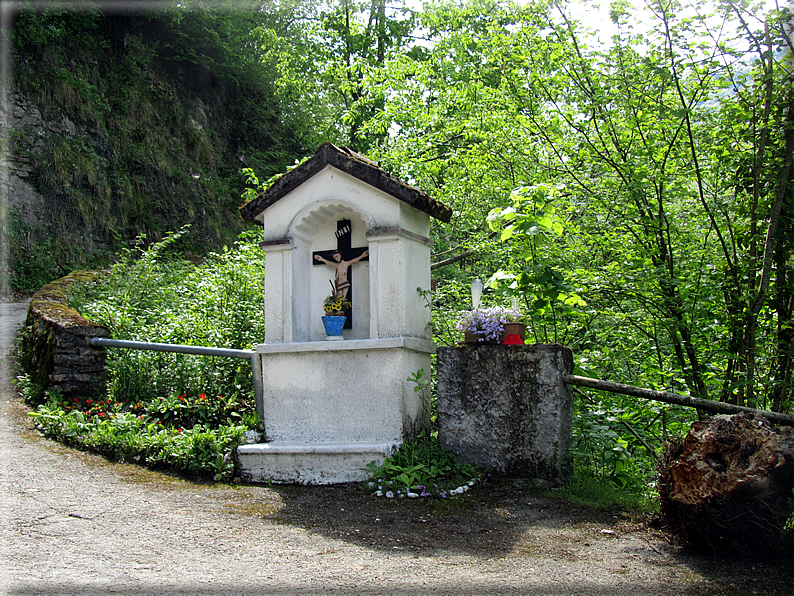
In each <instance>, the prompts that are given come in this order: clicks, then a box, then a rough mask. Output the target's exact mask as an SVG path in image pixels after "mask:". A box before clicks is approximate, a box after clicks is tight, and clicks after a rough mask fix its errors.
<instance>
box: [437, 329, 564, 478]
mask: <svg viewBox="0 0 794 596" xmlns="http://www.w3.org/2000/svg"><path fill="white" fill-rule="evenodd" d="M436 362H437V369H436V372H437V378H438V396H437V400H436V406H437V409H438V441H439V443H441V446H442V447H444V448H446V449H449V450H450V451H452V452H453V453H455V454H456V455H457V456H458V458H459V459H460V460H462V461H464V462H467V463H470V464H473V465H475V466H479V467H483V468H487V469H488V470H490V471H491V472H492V473H495V474H504V475H509V476H523V477H527V478H539V479H545V480H548V481H550V482H552V483H558V482H561V481H562V480H564V478H565V477H566V476H567V474H568V471H569V463H570V462H569V457H568V447H569V445H570V442H571V417H572V395H571V386H570V385H568V384H566V383H565V381H564V379H565V375H567V374H570V371H571V370H572V368H573V355H572V354H571V350H570V348H567V347H565V346H562V345H558V344H540V345H515V346H502V345H495V346H490V345H475V346H466V347H443V348H439V349H438V358H437V361H436Z"/></svg>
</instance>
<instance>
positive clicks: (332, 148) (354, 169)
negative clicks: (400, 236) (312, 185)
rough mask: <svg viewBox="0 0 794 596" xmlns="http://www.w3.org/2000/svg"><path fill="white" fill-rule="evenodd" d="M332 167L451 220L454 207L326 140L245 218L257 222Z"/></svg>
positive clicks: (245, 209)
mask: <svg viewBox="0 0 794 596" xmlns="http://www.w3.org/2000/svg"><path fill="white" fill-rule="evenodd" d="M328 166H332V167H334V168H336V169H338V170H340V171H342V172H345V173H346V174H349V175H350V176H353V177H355V178H357V179H358V180H361V181H362V182H364V183H366V184H369V185H370V186H372V187H373V188H376V189H378V190H381V191H383V192H385V193H388V194H389V195H391V196H393V197H394V198H396V199H398V200H400V201H402V202H404V203H407V204H408V205H410V206H411V207H413V208H414V209H417V210H419V211H422V212H424V213H426V214H428V215H429V216H431V217H434V218H435V219H437V220H439V221H442V222H445V223H446V222H449V221H450V219H452V209H451V208H450V207H448V206H447V205H444V204H443V203H442V202H440V201H437V200H436V199H434V198H433V197H431V196H430V195H428V194H427V193H425V192H424V191H422V190H419V189H418V188H416V187H414V186H411V185H410V184H408V183H407V182H405V181H403V180H400V179H399V178H397V177H396V176H393V175H392V174H389V173H388V172H387V171H386V170H384V169H383V168H381V167H380V166H379V165H378V164H377V163H375V162H374V161H372V160H370V159H368V158H366V157H364V156H363V155H361V154H360V153H356V152H355V151H353V150H351V149H348V148H347V147H337V146H336V145H334V144H332V143H324V144H323V145H321V146H320V147H319V149H317V151H316V152H315V154H314V155H313V156H312V157H311V158H310V159H308V160H307V161H306V162H304V163H302V164H301V165H299V166H298V167H296V168H294V169H292V170H290V171H289V172H287V173H285V174H284V175H283V176H281V177H280V178H278V179H277V180H276V181H275V182H274V183H273V184H272V185H271V186H270V188H268V189H267V190H265V191H264V192H262V193H260V194H259V195H258V196H257V197H256V198H254V199H252V200H251V201H249V202H247V203H245V204H244V205H242V206H241V207H240V215H241V216H242V218H243V219H244V220H245V221H251V222H253V221H256V220H257V218H258V217H259V216H260V215H261V214H262V212H264V211H265V210H266V209H267V208H268V207H270V206H271V205H273V204H274V203H276V202H277V201H279V200H280V199H282V198H283V197H284V196H286V195H287V194H289V193H290V192H292V191H293V190H295V189H296V188H298V187H299V186H300V185H301V184H303V183H304V182H306V181H307V180H308V179H309V178H311V177H312V176H314V175H315V174H317V173H319V172H320V171H322V170H323V169H324V168H326V167H328Z"/></svg>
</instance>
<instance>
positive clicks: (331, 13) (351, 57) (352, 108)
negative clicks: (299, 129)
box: [258, 0, 414, 151]
mask: <svg viewBox="0 0 794 596" xmlns="http://www.w3.org/2000/svg"><path fill="white" fill-rule="evenodd" d="M280 14H281V18H280V19H277V20H276V21H275V22H274V23H272V24H271V25H269V26H263V27H260V28H259V30H258V35H259V39H260V44H261V48H262V50H263V52H264V54H265V56H264V59H265V60H266V61H268V62H269V63H271V64H273V65H274V66H275V67H276V68H277V69H278V70H279V73H280V78H279V84H280V89H281V96H282V99H283V101H284V102H285V103H291V104H292V105H294V106H295V107H296V109H297V110H298V111H299V112H302V113H304V114H306V115H308V117H309V118H311V120H312V122H313V124H314V126H315V131H316V132H315V137H314V141H315V144H319V142H323V141H327V140H330V141H332V142H338V143H342V144H345V145H347V146H348V147H350V148H351V149H354V150H358V151H366V150H367V149H368V148H369V147H370V146H371V144H372V143H373V142H375V141H376V140H378V139H382V138H383V137H384V135H385V132H386V131H385V130H383V129H381V130H379V131H377V132H373V131H372V130H371V129H370V130H368V131H367V134H364V131H363V130H362V125H363V123H364V122H365V121H367V120H370V119H371V118H373V116H374V115H375V114H376V113H377V112H379V111H381V110H382V109H383V106H384V102H385V96H384V84H385V76H386V75H385V71H384V68H385V66H386V64H387V63H388V62H389V61H390V60H391V59H392V58H393V57H394V56H396V55H399V53H400V52H401V51H403V50H405V49H406V46H407V45H408V44H409V43H410V41H411V39H410V36H409V34H410V33H411V31H412V30H413V28H414V16H413V12H412V11H410V10H408V9H405V8H404V7H403V6H402V4H401V3H400V5H398V6H397V7H391V6H387V4H386V1H385V0H370V1H369V2H354V1H353V0H338V1H337V2H324V1H316V2H315V1H312V0H308V1H305V2H296V3H293V4H288V5H284V6H283V7H282V9H281V13H280Z"/></svg>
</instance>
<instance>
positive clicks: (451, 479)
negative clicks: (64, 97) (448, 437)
mask: <svg viewBox="0 0 794 596" xmlns="http://www.w3.org/2000/svg"><path fill="white" fill-rule="evenodd" d="M368 467H369V469H370V470H372V477H373V480H372V481H370V482H369V483H368V487H369V488H370V490H372V491H373V492H374V493H375V494H376V495H377V496H379V497H380V496H385V497H387V498H395V497H396V498H400V497H430V496H432V497H438V498H441V499H446V498H449V497H454V496H455V495H457V494H463V493H464V492H465V491H467V490H469V487H471V486H473V485H474V484H475V482H476V481H477V480H478V478H479V473H478V472H477V470H476V469H475V468H474V466H471V465H469V464H462V463H460V462H458V461H457V459H456V458H455V456H454V455H453V454H452V453H451V452H449V451H447V450H446V449H443V448H442V447H441V446H440V445H439V444H438V439H437V437H435V436H432V437H428V436H427V435H426V434H425V433H424V432H423V433H422V434H420V435H419V436H418V437H417V438H415V439H411V440H405V441H403V443H402V445H400V448H399V449H398V450H397V452H396V453H394V454H393V455H391V456H389V457H387V458H385V460H384V461H383V464H382V465H380V466H379V465H377V464H376V463H375V462H370V463H369V464H368Z"/></svg>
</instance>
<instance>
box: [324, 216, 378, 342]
mask: <svg viewBox="0 0 794 596" xmlns="http://www.w3.org/2000/svg"><path fill="white" fill-rule="evenodd" d="M352 243H353V228H352V226H351V224H350V220H349V219H340V220H339V221H337V222H336V250H318V251H316V252H314V253H312V264H314V265H322V266H324V267H325V266H326V265H325V263H323V262H322V261H318V260H317V259H315V258H314V257H315V256H317V255H319V256H321V257H322V258H324V259H325V260H327V261H331V262H333V260H334V257H333V255H334V253H336V252H338V253H339V254H340V255H342V260H343V261H351V260H353V259H357V258H358V257H360V256H361V254H362V253H363V252H364V251H365V250H367V247H366V246H364V247H360V248H352V247H351V244H352ZM361 261H369V256H366V257H364V258H363V259H361ZM361 261H359V262H361ZM347 279H348V281H349V282H350V288H349V289H348V290H347V299H348V300H350V303H351V304H352V303H353V265H350V267H349V268H348V270H347ZM345 316H346V317H347V321H345V329H352V328H353V307H352V306H351V307H350V308H348V309H347V310H346V311H345Z"/></svg>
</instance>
